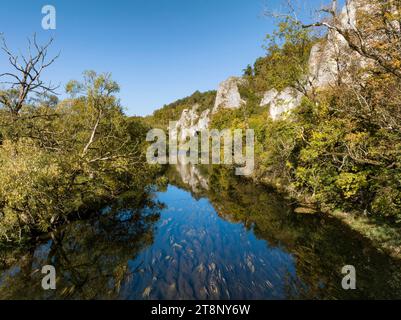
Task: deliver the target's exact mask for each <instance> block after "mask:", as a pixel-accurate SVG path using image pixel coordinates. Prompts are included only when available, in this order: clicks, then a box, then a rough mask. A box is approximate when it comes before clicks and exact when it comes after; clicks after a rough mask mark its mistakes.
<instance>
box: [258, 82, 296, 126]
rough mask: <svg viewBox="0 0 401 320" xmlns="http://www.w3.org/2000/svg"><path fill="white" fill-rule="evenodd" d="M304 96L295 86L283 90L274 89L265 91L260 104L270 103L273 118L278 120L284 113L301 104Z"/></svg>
mask: <svg viewBox="0 0 401 320" xmlns="http://www.w3.org/2000/svg"><path fill="white" fill-rule="evenodd" d="M302 96H303V95H302V94H301V93H300V92H299V91H297V90H295V89H293V88H286V89H284V90H283V91H281V92H278V91H277V90H276V89H272V90H270V91H268V92H266V93H265V95H264V97H263V99H262V102H261V104H260V105H261V106H262V107H264V106H267V105H270V116H271V117H272V119H273V120H277V119H279V118H280V117H281V116H282V115H283V114H285V113H287V112H288V111H290V110H292V109H294V108H296V107H297V106H299V105H300V103H301V100H302Z"/></svg>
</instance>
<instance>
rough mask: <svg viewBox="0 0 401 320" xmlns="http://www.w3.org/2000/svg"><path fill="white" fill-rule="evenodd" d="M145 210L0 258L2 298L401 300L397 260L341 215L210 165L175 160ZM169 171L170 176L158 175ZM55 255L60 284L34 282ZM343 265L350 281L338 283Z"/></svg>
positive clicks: (75, 226) (78, 226) (107, 216)
mask: <svg viewBox="0 0 401 320" xmlns="http://www.w3.org/2000/svg"><path fill="white" fill-rule="evenodd" d="M166 177H167V178H168V180H167V179H166V182H165V183H164V184H162V185H160V186H158V187H154V188H152V189H151V190H150V192H149V194H150V199H151V201H150V202H149V204H147V205H146V206H145V207H142V208H130V206H129V205H127V204H126V203H124V205H121V206H116V207H115V206H110V207H107V208H105V209H104V210H102V212H101V214H100V216H99V215H98V216H97V217H94V218H92V219H88V220H84V221H76V222H73V223H71V224H69V225H68V226H66V227H64V228H62V229H61V230H59V231H58V232H55V233H53V234H51V235H50V236H49V238H48V239H44V240H43V241H42V242H41V243H40V244H38V245H37V246H34V247H32V248H29V249H23V250H19V251H18V252H11V253H10V252H7V253H2V254H1V256H0V262H1V264H0V298H1V299H357V298H365V299H374V298H376V299H378V298H380V299H388V298H401V264H400V262H399V261H395V260H392V259H390V258H389V257H387V256H386V255H384V254H383V253H381V252H379V251H378V250H376V249H375V248H374V247H373V246H372V245H371V244H370V243H369V242H368V241H367V240H366V239H364V238H362V237H361V236H360V235H358V234H356V233H355V232H353V231H352V230H350V229H349V228H348V227H347V226H345V225H343V224H342V223H341V222H339V221H337V220H335V219H333V218H329V217H327V216H324V215H322V214H314V215H300V214H296V213H294V207H293V204H291V203H289V201H288V200H286V199H284V198H283V197H282V196H280V195H278V194H277V193H275V192H274V191H273V190H270V189H267V188H265V187H259V186H255V185H253V184H251V183H248V182H245V181H243V180H238V179H236V178H235V177H231V176H230V177H228V176H227V174H226V172H224V171H223V172H221V171H219V170H213V168H210V167H206V168H204V167H194V166H184V165H178V166H176V167H171V168H170V169H169V170H168V172H167V173H166ZM167 181H168V182H167ZM49 264H50V265H53V266H54V267H55V268H56V272H57V289H56V290H48V291H45V290H43V289H42V287H41V279H42V277H43V275H42V274H41V272H40V271H41V268H42V266H44V265H49ZM345 265H353V266H354V267H355V269H356V276H357V278H356V279H357V282H356V283H357V289H356V290H344V289H343V288H342V286H341V281H342V278H343V277H344V275H343V274H342V273H341V270H342V268H343V267H344V266H345Z"/></svg>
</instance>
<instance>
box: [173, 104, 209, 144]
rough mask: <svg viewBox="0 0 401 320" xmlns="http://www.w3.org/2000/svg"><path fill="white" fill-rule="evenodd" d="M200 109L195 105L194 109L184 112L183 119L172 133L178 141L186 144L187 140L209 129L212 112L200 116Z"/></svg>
mask: <svg viewBox="0 0 401 320" xmlns="http://www.w3.org/2000/svg"><path fill="white" fill-rule="evenodd" d="M198 108H199V106H198V105H194V106H193V107H192V109H185V110H183V112H182V114H181V118H180V119H179V120H178V121H177V123H176V125H175V128H174V130H173V131H172V132H171V134H172V135H173V136H176V137H177V141H179V142H184V141H186V139H187V138H190V137H194V136H196V135H197V134H198V133H199V132H202V131H203V130H206V129H207V128H208V127H209V122H210V117H209V114H210V110H209V109H207V110H205V111H203V112H202V113H201V114H200V115H199V113H198Z"/></svg>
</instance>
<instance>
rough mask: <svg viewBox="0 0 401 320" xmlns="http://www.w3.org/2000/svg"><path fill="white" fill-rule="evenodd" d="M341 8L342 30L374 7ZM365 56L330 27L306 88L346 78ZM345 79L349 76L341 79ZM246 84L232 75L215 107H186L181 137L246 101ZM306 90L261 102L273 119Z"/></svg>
mask: <svg viewBox="0 0 401 320" xmlns="http://www.w3.org/2000/svg"><path fill="white" fill-rule="evenodd" d="M347 3H348V4H347V5H346V6H345V7H344V8H343V9H342V11H341V13H340V15H339V19H338V23H339V24H340V26H341V28H343V29H352V28H355V26H356V24H357V22H358V21H357V13H359V12H361V11H369V10H372V8H371V5H370V4H369V2H368V1H366V0H349V1H348V2H347ZM366 63H368V62H367V61H366V59H363V58H362V57H360V56H359V55H358V54H357V53H355V52H354V51H352V50H351V49H350V48H349V47H348V44H347V42H346V41H345V39H344V38H343V36H342V35H340V34H339V33H338V32H336V31H334V30H330V31H329V32H328V34H327V36H326V37H325V38H324V39H322V40H321V41H319V42H318V43H316V44H315V45H314V46H313V48H312V50H311V53H310V59H309V74H307V75H305V79H304V80H305V88H306V91H310V90H312V89H313V90H319V89H322V88H325V87H327V86H330V85H331V84H334V83H335V82H336V81H338V78H339V77H340V76H341V77H344V75H343V73H342V72H343V71H344V70H346V69H347V68H349V67H350V66H351V65H352V64H354V65H355V64H356V65H357V66H359V67H362V66H364V65H365V64H366ZM342 81H346V79H344V78H342ZM243 84H246V80H245V79H243V78H238V77H230V78H228V79H227V80H225V81H223V82H222V83H221V84H220V85H219V88H218V91H217V96H216V100H215V103H214V106H210V110H206V111H204V112H203V113H201V114H199V113H198V112H197V107H196V106H194V107H193V108H192V109H191V110H188V109H186V110H184V111H183V113H182V115H181V118H180V120H179V121H178V123H177V126H176V130H177V133H178V137H179V138H178V140H179V141H183V140H185V137H186V136H194V135H195V134H197V133H198V132H200V131H202V130H204V129H207V128H208V126H209V122H210V118H211V116H213V114H215V113H216V112H218V111H219V110H221V109H237V108H239V107H241V106H242V105H244V104H245V103H246V101H245V100H244V99H243V98H242V97H241V95H240V91H239V86H241V85H243ZM302 98H303V93H301V92H299V91H297V90H296V89H294V88H290V87H288V88H285V89H284V90H282V91H281V92H279V91H277V90H276V89H271V90H269V91H268V92H266V93H264V94H262V100H261V103H260V105H261V106H262V107H269V111H270V116H271V118H272V119H273V120H277V119H280V118H281V117H283V116H284V115H286V114H288V113H289V112H290V111H291V110H293V109H295V108H296V107H298V106H299V105H300V103H301V101H302Z"/></svg>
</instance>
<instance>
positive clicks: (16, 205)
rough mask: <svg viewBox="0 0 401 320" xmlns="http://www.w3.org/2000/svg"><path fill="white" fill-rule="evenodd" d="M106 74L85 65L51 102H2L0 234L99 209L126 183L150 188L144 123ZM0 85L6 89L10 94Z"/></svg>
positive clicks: (29, 234) (17, 233)
mask: <svg viewBox="0 0 401 320" xmlns="http://www.w3.org/2000/svg"><path fill="white" fill-rule="evenodd" d="M118 90H119V87H118V85H117V83H115V82H114V81H113V80H112V79H111V77H110V75H108V74H96V73H95V72H92V71H90V72H86V73H85V74H84V80H83V81H82V82H77V81H72V82H70V83H69V84H68V85H67V92H68V93H70V94H71V98H68V99H66V100H64V101H60V102H56V103H54V104H52V105H49V104H48V103H46V100H44V99H40V100H36V101H31V100H29V101H28V100H26V101H24V103H23V104H22V106H21V108H20V109H19V110H18V112H17V113H16V112H13V109H12V104H11V102H9V103H8V101H10V100H7V99H4V100H3V103H2V105H1V108H0V125H1V126H0V136H1V145H0V241H2V242H11V243H15V242H21V241H25V240H30V239H33V238H34V237H36V236H40V235H41V234H42V233H45V232H48V231H50V230H52V229H53V228H55V227H57V226H60V225H62V224H65V223H66V222H68V221H69V220H71V219H75V218H77V217H82V216H84V215H85V214H89V213H91V212H95V211H97V210H99V209H100V207H101V206H102V205H104V204H105V203H109V202H112V201H115V200H116V199H118V198H119V197H120V195H121V194H123V193H124V192H126V191H127V190H134V191H136V192H137V193H138V197H140V195H141V194H143V193H144V192H145V188H146V186H147V184H148V183H150V182H151V177H152V175H153V174H154V173H155V171H156V169H157V168H153V167H149V166H148V165H147V164H146V158H145V155H144V152H145V136H146V132H147V127H146V126H145V125H144V124H143V123H142V122H141V121H140V120H138V119H129V118H127V117H126V116H125V115H124V113H123V111H122V108H121V106H120V105H119V103H118V100H117V98H116V97H115V93H116V92H118ZM13 94H14V93H13V91H12V90H8V91H3V92H1V95H2V96H3V97H9V96H12V95H13Z"/></svg>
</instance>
